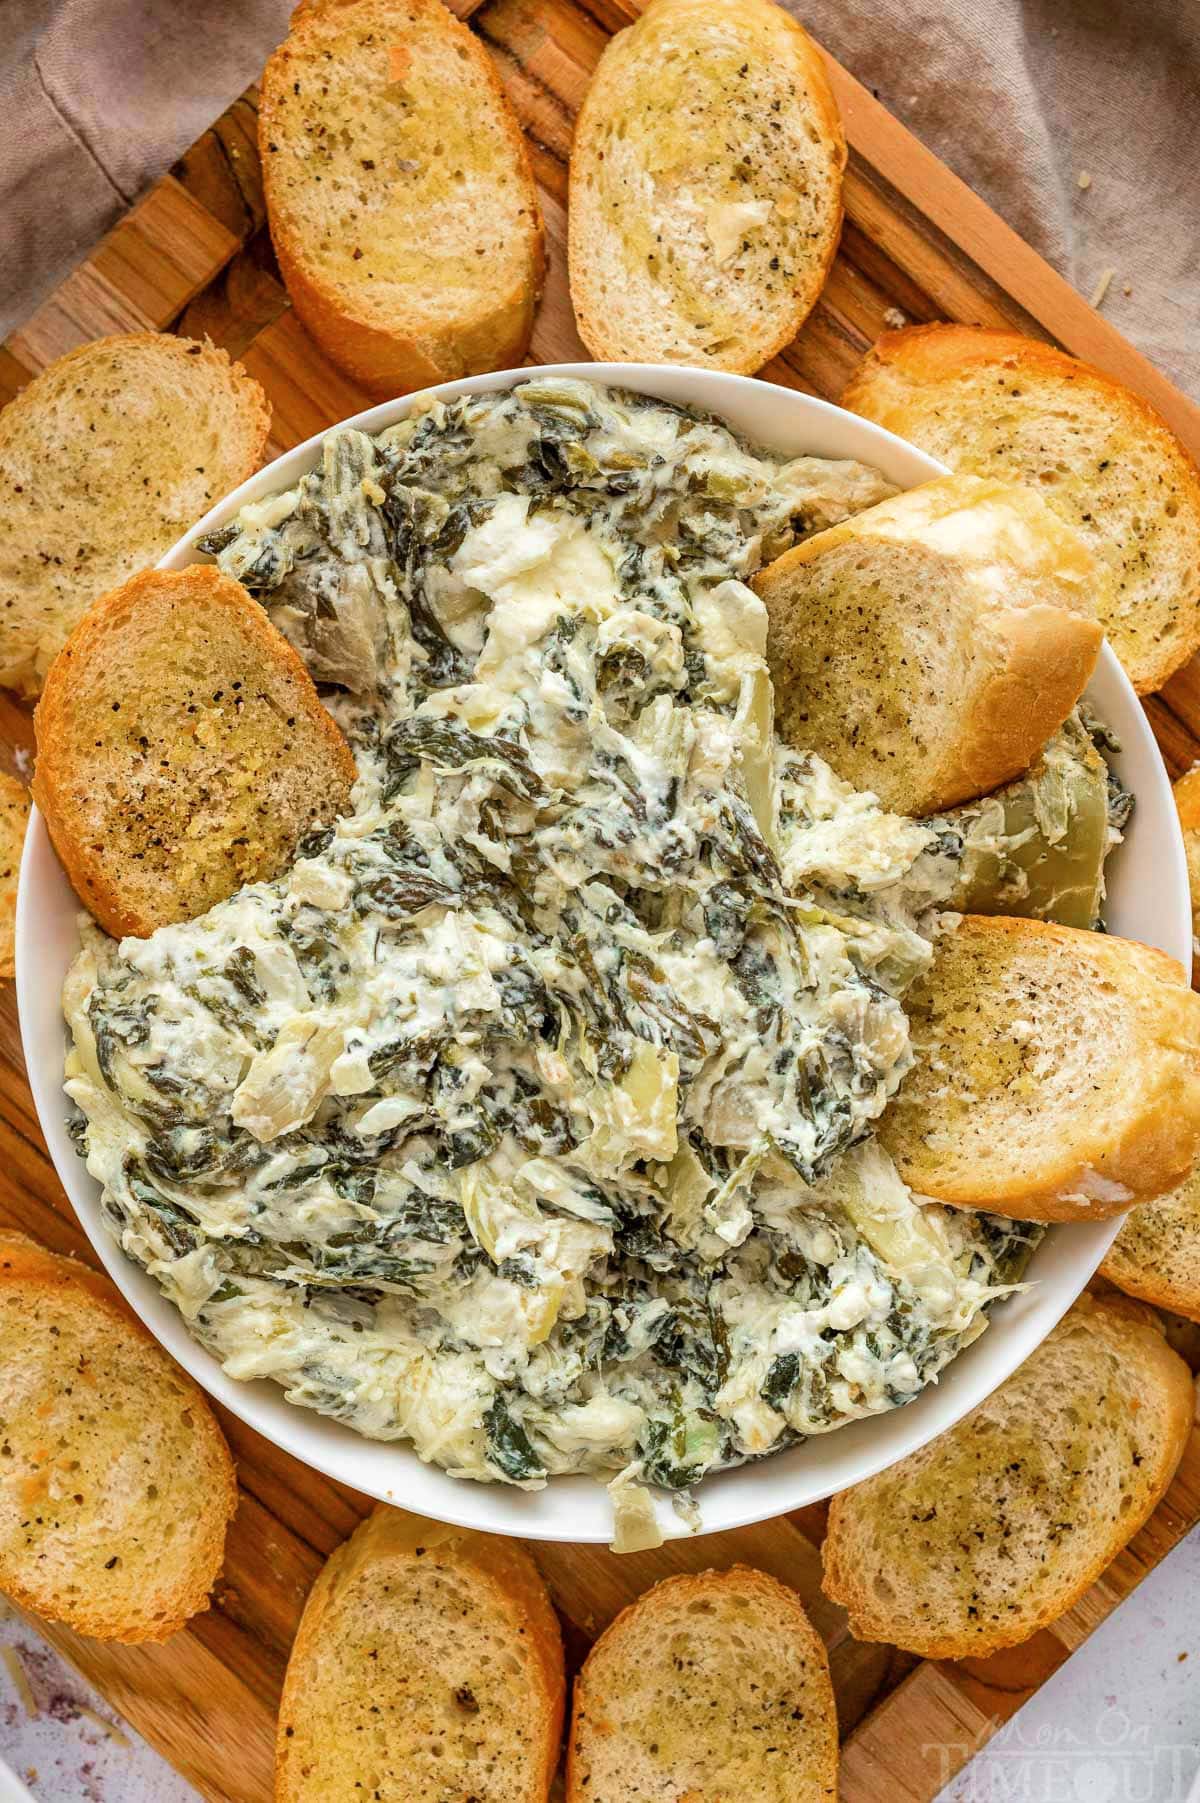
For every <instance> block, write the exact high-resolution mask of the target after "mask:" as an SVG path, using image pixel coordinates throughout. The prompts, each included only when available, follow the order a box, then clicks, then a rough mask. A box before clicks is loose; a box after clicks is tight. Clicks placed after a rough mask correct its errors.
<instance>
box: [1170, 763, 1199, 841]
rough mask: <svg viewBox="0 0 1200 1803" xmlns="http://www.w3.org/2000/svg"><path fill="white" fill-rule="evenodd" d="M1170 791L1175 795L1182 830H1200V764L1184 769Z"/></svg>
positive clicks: (1193, 831) (1189, 831) (1188, 831)
mask: <svg viewBox="0 0 1200 1803" xmlns="http://www.w3.org/2000/svg"><path fill="white" fill-rule="evenodd" d="M1171 793H1172V794H1173V795H1174V797H1175V811H1176V813H1177V814H1178V815H1179V824H1180V826H1181V827H1182V828H1183V830H1184V832H1185V833H1195V832H1200V764H1197V765H1196V766H1195V768H1194V769H1192V770H1188V771H1185V773H1184V774H1183V775H1182V776H1181V777H1180V778H1179V780H1178V782H1176V783H1175V785H1174V787H1173V788H1172V791H1171Z"/></svg>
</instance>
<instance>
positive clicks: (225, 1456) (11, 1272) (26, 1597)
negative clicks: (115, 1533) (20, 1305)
mask: <svg viewBox="0 0 1200 1803" xmlns="http://www.w3.org/2000/svg"><path fill="white" fill-rule="evenodd" d="M0 1290H7V1291H12V1290H19V1291H20V1292H22V1293H23V1294H25V1295H34V1294H41V1295H43V1296H53V1295H56V1294H57V1295H60V1296H61V1295H64V1294H66V1293H69V1292H75V1294H76V1295H77V1296H78V1297H79V1298H81V1299H82V1298H83V1297H85V1296H86V1298H87V1306H88V1307H89V1308H90V1309H92V1310H94V1311H95V1312H96V1313H97V1314H101V1315H104V1316H106V1317H107V1319H108V1320H109V1321H110V1322H111V1323H112V1325H113V1328H114V1330H116V1331H118V1332H120V1333H121V1334H123V1335H126V1336H128V1337H129V1338H131V1339H133V1340H135V1341H136V1342H138V1344H139V1346H140V1348H141V1350H142V1352H143V1354H144V1355H148V1356H150V1357H152V1358H153V1359H155V1360H156V1361H161V1362H162V1363H163V1364H165V1365H169V1366H170V1368H171V1376H172V1379H173V1381H174V1382H175V1383H176V1384H178V1386H179V1387H180V1389H182V1390H184V1391H186V1392H187V1393H188V1394H189V1396H190V1401H189V1405H188V1406H189V1409H190V1410H191V1412H192V1416H193V1424H194V1426H195V1427H196V1430H197V1432H198V1433H199V1434H200V1435H201V1436H202V1437H203V1440H204V1451H205V1463H206V1467H207V1470H206V1479H207V1488H206V1490H205V1493H204V1495H203V1496H202V1497H201V1498H199V1499H198V1500H197V1504H196V1511H195V1513H196V1515H197V1516H203V1517H206V1522H205V1532H204V1535H203V1540H202V1544H201V1546H200V1547H199V1548H198V1549H197V1552H196V1555H195V1558H194V1562H193V1565H192V1568H191V1571H190V1572H189V1573H188V1582H187V1583H186V1584H185V1585H183V1586H181V1587H180V1588H179V1589H178V1590H177V1591H176V1592H175V1593H174V1594H173V1595H159V1596H156V1597H155V1599H154V1601H155V1602H157V1603H158V1604H159V1605H160V1606H161V1607H162V1619H161V1620H160V1621H153V1622H152V1621H148V1620H147V1619H146V1618H145V1616H144V1615H139V1616H138V1617H137V1618H133V1617H132V1616H131V1617H127V1618H126V1619H124V1620H122V1621H114V1620H113V1619H112V1618H111V1617H110V1616H109V1615H107V1614H106V1613H105V1612H104V1611H103V1610H102V1609H100V1608H98V1607H97V1606H96V1605H94V1604H89V1602H88V1601H87V1599H86V1598H84V1599H81V1600H80V1601H79V1603H78V1604H77V1605H76V1606H75V1607H74V1608H72V1609H70V1610H69V1611H68V1610H65V1609H63V1607H62V1606H61V1602H59V1601H57V1600H56V1599H55V1598H54V1597H52V1596H50V1595H48V1594H43V1593H41V1592H39V1591H37V1590H35V1589H33V1588H32V1587H31V1586H29V1585H28V1584H26V1583H23V1582H22V1581H21V1579H20V1578H19V1577H18V1576H17V1575H16V1574H15V1573H14V1572H12V1571H11V1570H9V1569H7V1567H6V1562H5V1560H4V1558H3V1557H2V1556H0V1586H2V1587H3V1590H4V1592H5V1594H6V1595H7V1596H9V1597H11V1598H12V1600H13V1601H14V1602H15V1603H17V1604H18V1605H19V1606H20V1607H21V1608H24V1609H32V1610H33V1611H34V1612H35V1613H37V1614H39V1615H46V1616H48V1617H49V1618H50V1619H52V1620H57V1621H63V1622H66V1624H67V1625H68V1627H71V1628H74V1629H75V1631H76V1632H77V1633H80V1634H90V1635H92V1636H94V1637H95V1638H97V1639H100V1640H116V1641H120V1642H123V1643H126V1644H134V1643H141V1642H147V1641H152V1642H158V1641H163V1640H168V1639H170V1637H171V1635H172V1634H176V1633H178V1632H179V1630H180V1628H182V1627H184V1626H185V1625H186V1623H187V1622H188V1621H190V1620H191V1619H192V1617H193V1616H195V1615H198V1614H200V1613H202V1612H203V1611H204V1610H205V1609H207V1608H208V1607H209V1604H210V1601H211V1596H210V1593H211V1590H212V1587H213V1584H214V1583H215V1581H216V1578H217V1574H218V1573H219V1571H220V1569H221V1565H222V1563H223V1561H224V1556H225V1533H226V1529H227V1527H228V1525H229V1523H230V1521H231V1520H232V1519H233V1516H234V1513H235V1511H236V1509H237V1502H238V1488H237V1473H236V1471H235V1468H234V1463H233V1459H232V1457H231V1455H230V1452H229V1447H228V1445H227V1444H226V1442H225V1436H224V1435H223V1434H222V1432H221V1429H220V1427H219V1426H218V1425H217V1420H216V1417H215V1416H214V1414H213V1412H212V1409H211V1408H210V1406H209V1403H208V1399H207V1397H206V1396H205V1395H204V1393H203V1391H202V1390H201V1389H200V1387H199V1385H198V1384H196V1383H195V1382H194V1381H193V1379H192V1378H191V1377H189V1376H188V1374H187V1373H186V1372H185V1371H183V1370H181V1369H180V1368H179V1367H178V1366H177V1365H175V1364H174V1362H173V1361H172V1360H171V1359H170V1358H169V1357H168V1355H167V1353H166V1352H164V1351H163V1349H162V1347H161V1346H160V1345H159V1343H158V1341H157V1340H156V1339H155V1338H154V1336H153V1335H152V1334H151V1333H150V1331H149V1329H148V1328H146V1327H145V1326H144V1325H143V1324H142V1322H141V1321H140V1320H139V1319H138V1317H137V1316H136V1315H135V1314H134V1313H133V1310H132V1309H131V1308H129V1306H128V1305H127V1304H126V1302H125V1300H124V1298H123V1297H122V1296H121V1295H120V1293H119V1292H118V1291H117V1290H116V1289H115V1288H114V1286H113V1284H112V1283H111V1282H110V1281H109V1279H108V1278H107V1277H104V1276H102V1275H101V1274H100V1273H99V1272H98V1271H93V1270H91V1269H90V1267H89V1266H87V1265H83V1264H79V1263H77V1262H76V1260H75V1259H73V1258H63V1257H60V1256H59V1255H58V1254H56V1253H53V1252H49V1251H47V1250H46V1248H45V1247H43V1246H39V1245H38V1244H37V1243H36V1242H35V1241H33V1240H31V1239H28V1238H27V1237H26V1236H25V1235H24V1234H21V1233H11V1232H0ZM148 1608H149V1601H147V1609H148Z"/></svg>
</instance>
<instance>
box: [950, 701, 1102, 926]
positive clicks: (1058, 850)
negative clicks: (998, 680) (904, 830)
mask: <svg viewBox="0 0 1200 1803" xmlns="http://www.w3.org/2000/svg"><path fill="white" fill-rule="evenodd" d="M943 823H944V824H945V825H946V826H948V827H950V828H951V829H952V830H953V831H955V832H957V833H959V834H960V835H961V837H962V842H963V850H962V863H961V871H960V875H959V878H958V881H957V883H956V885H955V887H954V889H953V891H952V893H951V895H950V896H949V897H948V898H947V902H946V905H947V906H948V907H951V908H954V909H956V910H958V911H960V912H961V913H964V914H1015V915H1020V916H1022V917H1025V918H1030V919H1035V920H1055V921H1057V922H1058V923H1059V925H1060V926H1065V927H1094V926H1095V925H1096V924H1097V922H1098V921H1099V919H1100V908H1101V904H1102V902H1103V900H1104V860H1105V857H1106V856H1107V854H1108V852H1109V849H1110V847H1111V846H1112V845H1113V844H1114V843H1115V834H1114V833H1113V831H1112V830H1111V828H1112V823H1111V821H1110V818H1109V777H1108V766H1107V765H1106V764H1105V762H1104V759H1103V758H1102V757H1101V756H1100V754H1099V752H1098V751H1097V750H1096V748H1095V746H1094V745H1093V743H1092V741H1091V738H1090V737H1089V735H1088V733H1087V732H1086V731H1085V729H1084V727H1083V726H1082V725H1081V723H1080V721H1079V720H1078V718H1077V717H1076V716H1075V715H1071V716H1070V718H1069V719H1068V720H1067V722H1066V724H1065V725H1064V726H1063V728H1062V730H1061V732H1058V733H1056V734H1055V736H1054V738H1052V739H1051V740H1050V743H1049V744H1048V745H1047V746H1046V749H1045V751H1044V752H1043V753H1042V756H1041V758H1040V759H1039V761H1038V762H1037V763H1036V764H1035V765H1034V767H1033V769H1032V770H1030V771H1029V772H1028V773H1027V774H1026V775H1025V776H1022V777H1020V778H1018V779H1017V781H1016V782H1012V783H1009V784H1007V786H1006V787H1005V788H1003V789H998V790H997V791H996V793H995V794H994V795H988V796H985V797H984V798H983V800H982V801H973V802H969V803H967V804H966V805H965V806H964V807H961V808H955V809H953V810H951V811H950V812H949V813H947V814H945V815H944V816H942V818H941V821H940V822H939V824H943Z"/></svg>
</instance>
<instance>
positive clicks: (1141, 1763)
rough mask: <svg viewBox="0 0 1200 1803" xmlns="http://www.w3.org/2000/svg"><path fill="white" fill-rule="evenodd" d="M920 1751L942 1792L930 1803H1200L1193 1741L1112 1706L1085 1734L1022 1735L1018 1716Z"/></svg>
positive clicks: (1034, 1730)
mask: <svg viewBox="0 0 1200 1803" xmlns="http://www.w3.org/2000/svg"><path fill="white" fill-rule="evenodd" d="M921 1751H922V1753H923V1754H924V1756H925V1758H926V1759H927V1760H928V1761H929V1762H930V1764H931V1765H932V1766H933V1768H934V1770H935V1772H936V1773H937V1775H938V1779H939V1782H940V1784H941V1786H942V1790H941V1793H940V1795H939V1798H938V1803H1200V1742H1197V1741H1196V1740H1187V1739H1179V1740H1169V1739H1166V1738H1164V1736H1163V1735H1162V1734H1161V1732H1160V1733H1158V1734H1156V1735H1154V1736H1152V1735H1151V1733H1150V1729H1149V1728H1148V1727H1147V1726H1146V1724H1144V1723H1141V1724H1138V1723H1135V1722H1133V1721H1131V1720H1130V1718H1129V1716H1128V1715H1126V1714H1125V1712H1124V1710H1122V1709H1120V1708H1117V1707H1109V1708H1106V1709H1105V1710H1104V1711H1103V1713H1102V1714H1101V1715H1099V1716H1098V1717H1097V1719H1096V1721H1095V1723H1094V1725H1093V1726H1092V1728H1091V1729H1090V1731H1088V1732H1080V1731H1079V1730H1078V1729H1075V1728H1068V1727H1065V1726H1063V1727H1056V1726H1054V1725H1053V1724H1051V1723H1049V1722H1042V1723H1039V1724H1038V1726H1037V1727H1028V1728H1023V1727H1022V1723H1021V1714H1020V1712H1019V1713H1018V1714H1017V1715H1015V1716H1013V1718H1012V1719H1011V1721H1008V1722H1005V1723H1003V1724H1000V1723H999V1722H997V1721H994V1720H993V1721H990V1722H987V1723H985V1725H984V1727H983V1728H982V1729H981V1730H980V1732H979V1734H978V1736H977V1737H976V1738H975V1740H974V1741H973V1742H969V1741H959V1742H949V1741H935V1742H930V1743H927V1744H926V1745H925V1746H923V1747H922V1749H921ZM1194 1787H1195V1788H1194Z"/></svg>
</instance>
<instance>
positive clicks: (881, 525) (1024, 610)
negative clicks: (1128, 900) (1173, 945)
mask: <svg viewBox="0 0 1200 1803" xmlns="http://www.w3.org/2000/svg"><path fill="white" fill-rule="evenodd" d="M1095 580H1096V569H1095V565H1094V563H1093V561H1092V558H1091V557H1090V555H1089V554H1088V552H1087V550H1086V548H1085V547H1084V545H1083V543H1082V542H1081V540H1080V539H1079V537H1078V535H1077V534H1076V533H1073V532H1072V531H1070V529H1069V528H1068V527H1066V526H1064V525H1062V523H1061V522H1060V521H1059V520H1057V519H1056V518H1055V517H1054V515H1053V514H1052V513H1051V512H1050V511H1049V509H1048V508H1046V507H1045V506H1044V505H1043V504H1042V502H1041V501H1040V500H1038V498H1037V496H1036V495H1032V494H1029V493H1027V492H1026V491H1025V490H1022V489H1018V488H1014V487H1013V486H1012V485H1011V484H1008V483H1002V482H993V481H985V480H983V479H982V478H980V477H976V476H944V477H942V478H940V479H939V480H938V481H935V482H927V483H925V484H924V485H923V486H922V487H920V488H914V489H910V490H909V492H908V493H907V494H902V495H896V496H894V497H893V498H892V499H891V500H889V501H881V502H880V503H879V504H878V505H877V506H875V507H868V508H866V509H865V510H864V511H863V512H862V513H858V514H855V515H854V516H853V517H852V518H851V519H848V520H843V521H842V522H841V524H839V525H837V526H831V527H830V528H829V529H828V530H827V531H825V532H818V533H816V534H815V535H814V536H813V537H812V538H809V539H805V540H804V541H803V543H801V544H799V545H797V546H795V548H794V549H793V550H791V551H787V552H785V553H784V555H783V556H782V557H780V558H777V559H776V561H775V562H774V563H772V564H769V565H768V566H767V568H766V569H765V570H761V571H760V572H759V574H758V575H757V576H756V577H755V578H754V587H755V588H756V589H757V590H758V592H759V594H760V595H761V596H762V598H763V600H764V601H765V602H766V606H767V616H768V622H769V626H768V634H767V661H768V663H769V664H770V668H771V676H772V678H773V680H774V684H775V707H776V715H777V718H778V722H779V730H780V732H781V733H782V735H783V737H784V738H785V739H786V740H788V741H789V743H791V744H793V745H796V746H799V747H800V748H802V749H804V750H807V751H816V752H819V753H820V755H821V756H822V757H823V758H824V759H825V760H826V762H827V763H829V764H831V765H832V767H833V769H834V770H835V771H836V772H837V774H838V775H839V776H842V777H844V778H845V779H846V780H847V781H848V782H851V783H853V784H854V786H855V787H856V788H858V789H872V790H874V792H875V794H876V795H878V797H879V799H880V800H881V801H882V802H883V804H884V806H885V807H888V808H892V809H894V810H895V811H896V812H898V813H901V814H931V813H934V812H937V811H939V810H940V809H942V808H947V807H952V806H953V805H954V804H955V803H956V802H960V801H969V800H972V799H974V797H976V796H978V795H984V794H987V793H988V792H989V791H991V790H992V789H996V788H998V787H999V786H1000V784H1001V783H1005V782H1007V781H1008V780H1009V779H1010V778H1011V777H1014V776H1017V775H1019V774H1020V773H1021V772H1022V771H1023V770H1027V769H1028V768H1029V766H1030V764H1032V763H1033V761H1034V760H1035V758H1036V757H1037V756H1038V753H1039V752H1040V751H1041V749H1042V747H1043V745H1045V743H1046V741H1047V739H1049V738H1050V736H1051V734H1052V733H1054V732H1056V731H1057V730H1058V728H1059V727H1060V726H1061V725H1062V723H1063V721H1064V720H1065V719H1066V717H1067V715H1068V714H1069V713H1070V711H1071V709H1072V708H1073V707H1074V705H1075V703H1076V702H1077V701H1078V699H1079V697H1080V695H1081V694H1082V692H1083V688H1084V685H1085V683H1086V682H1087V680H1088V677H1089V676H1090V675H1091V673H1092V669H1093V667H1094V665H1095V662H1096V657H1097V655H1098V653H1099V649H1100V641H1101V637H1102V633H1101V629H1100V627H1099V626H1098V625H1097V624H1096V622H1095V621H1094V620H1093V619H1090V618H1088V617H1087V612H1088V610H1089V609H1090V608H1091V606H1092V604H1093V599H1094V583H1095Z"/></svg>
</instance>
